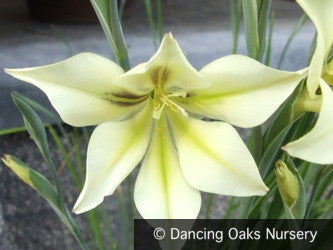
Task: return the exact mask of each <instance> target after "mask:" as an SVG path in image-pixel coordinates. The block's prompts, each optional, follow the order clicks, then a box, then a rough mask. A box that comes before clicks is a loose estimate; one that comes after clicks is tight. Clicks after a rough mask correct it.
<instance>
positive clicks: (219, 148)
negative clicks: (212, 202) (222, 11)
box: [170, 112, 268, 196]
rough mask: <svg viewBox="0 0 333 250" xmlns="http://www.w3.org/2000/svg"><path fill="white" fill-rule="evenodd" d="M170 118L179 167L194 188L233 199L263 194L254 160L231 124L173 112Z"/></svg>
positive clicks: (263, 190) (261, 182)
mask: <svg viewBox="0 0 333 250" xmlns="http://www.w3.org/2000/svg"><path fill="white" fill-rule="evenodd" d="M170 117H171V122H170V123H171V125H172V128H173V131H174V135H175V141H176V146H177V149H178V155H179V161H180V165H181V167H182V170H183V173H184V176H185V178H186V180H187V181H188V182H189V183H190V184H191V185H192V186H193V187H194V188H197V189H199V190H201V191H205V192H210V193H216V194H224V195H234V196H251V195H265V194H266V192H267V191H268V188H267V187H266V186H265V184H264V182H263V181H262V179H261V177H260V174H259V171H258V168H257V166H256V164H255V162H254V159H253V158H252V156H251V154H250V152H249V150H248V149H247V148H246V146H245V144H244V142H243V141H242V139H241V138H240V137H239V135H238V133H237V132H236V130H235V129H234V128H233V127H232V126H231V125H229V124H227V123H224V122H204V121H201V120H197V119H193V118H188V117H183V116H181V115H179V114H176V113H175V112H170Z"/></svg>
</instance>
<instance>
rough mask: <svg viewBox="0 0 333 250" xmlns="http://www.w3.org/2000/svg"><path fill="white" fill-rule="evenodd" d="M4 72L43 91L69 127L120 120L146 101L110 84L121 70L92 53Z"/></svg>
mask: <svg viewBox="0 0 333 250" xmlns="http://www.w3.org/2000/svg"><path fill="white" fill-rule="evenodd" d="M5 71H6V72H7V73H8V74H10V75H12V76H14V77H15V78H18V79H20V80H23V81H26V82H29V83H32V84H33V85H35V86H37V87H38V88H40V89H41V90H42V91H43V92H45V93H46V95H47V96H48V98H49V99H50V102H51V104H52V105H53V106H54V108H55V109H56V110H57V111H58V112H59V114H60V116H61V118H62V119H63V120H64V121H65V122H66V123H69V124H71V125H73V126H87V125H95V124H99V123H101V122H104V121H109V120H120V119H124V118H126V117H128V116H130V115H131V114H132V113H133V112H136V111H138V110H139V109H140V108H142V106H143V105H144V103H143V101H144V100H145V98H146V97H145V96H144V95H143V94H142V93H140V92H134V91H133V90H131V91H129V90H128V89H125V88H123V87H120V86H115V85H113V84H112V81H113V80H114V79H115V77H117V76H119V75H121V74H122V73H123V69H122V68H120V67H119V66H118V65H117V64H115V63H114V62H112V61H110V60H108V59H106V58H104V57H101V56H98V55H95V54H92V53H82V54H79V55H76V56H74V57H71V58H69V59H67V60H64V61H61V62H59V63H55V64H50V65H46V66H42V67H34V68H24V69H5Z"/></svg>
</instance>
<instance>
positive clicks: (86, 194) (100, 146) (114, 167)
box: [73, 104, 152, 213]
mask: <svg viewBox="0 0 333 250" xmlns="http://www.w3.org/2000/svg"><path fill="white" fill-rule="evenodd" d="M151 112H152V105H151V104H150V105H149V106H147V107H146V108H145V110H143V111H141V113H139V114H138V115H137V116H136V117H135V118H132V119H129V120H126V121H122V122H106V123H103V124H101V125H99V126H98V127H97V128H96V129H95V130H94V132H93V134H92V135H91V139H90V141H89V146H88V153H87V173H86V180H85V184H84V187H83V190H82V192H81V194H80V196H79V198H78V200H77V202H76V203H75V205H74V209H73V210H74V212H75V213H82V212H85V211H87V210H90V209H92V208H94V207H96V206H97V205H98V204H100V203H101V202H102V201H103V199H104V196H106V195H111V194H112V193H113V192H114V190H115V189H116V188H117V187H118V185H119V184H120V183H121V182H122V181H123V180H124V179H125V178H126V177H127V176H128V175H129V174H130V172H131V171H132V170H133V169H134V168H135V166H136V165H137V164H138V163H139V162H140V160H141V159H142V157H143V155H144V154H145V152H146V150H147V148H148V143H149V141H150V137H151V130H152V116H151Z"/></svg>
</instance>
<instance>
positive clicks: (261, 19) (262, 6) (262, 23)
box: [257, 0, 272, 58]
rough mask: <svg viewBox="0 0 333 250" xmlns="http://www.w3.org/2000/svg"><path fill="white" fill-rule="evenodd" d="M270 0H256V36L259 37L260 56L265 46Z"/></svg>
mask: <svg viewBox="0 0 333 250" xmlns="http://www.w3.org/2000/svg"><path fill="white" fill-rule="evenodd" d="M271 2H272V0H258V1H257V8H258V38H259V55H258V57H259V58H261V57H262V55H263V54H264V52H265V47H266V30H267V26H268V23H269V13H270V10H271Z"/></svg>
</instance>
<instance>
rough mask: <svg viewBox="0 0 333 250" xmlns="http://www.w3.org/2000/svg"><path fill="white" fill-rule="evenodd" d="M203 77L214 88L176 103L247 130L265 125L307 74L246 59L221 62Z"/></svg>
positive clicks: (229, 58) (209, 67)
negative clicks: (282, 69)
mask: <svg viewBox="0 0 333 250" xmlns="http://www.w3.org/2000/svg"><path fill="white" fill-rule="evenodd" d="M200 73H202V74H203V75H204V76H205V77H206V78H207V79H208V80H209V81H210V82H211V83H212V86H211V87H209V88H206V89H200V90H195V91H193V92H190V93H189V94H188V97H187V98H175V99H176V100H177V101H178V102H179V103H180V105H181V106H183V107H184V108H185V109H186V110H187V111H189V112H191V113H194V114H197V115H200V116H203V117H209V118H212V119H218V120H224V121H226V122H228V123H231V124H233V125H235V126H239V127H244V128H248V127H254V126H257V125H259V124H262V123H264V122H265V121H266V120H267V119H268V118H269V117H270V116H271V115H272V114H273V113H274V112H275V110H276V109H277V108H278V107H279V106H280V105H281V104H282V103H283V102H284V101H285V100H286V99H287V98H288V96H289V95H290V94H291V93H292V92H293V90H294V89H295V87H296V86H297V84H298V83H299V81H300V80H301V79H302V78H303V77H304V76H305V70H303V71H300V72H295V73H293V72H286V71H279V70H275V69H272V68H270V67H267V66H265V65H263V64H261V63H259V62H257V61H255V60H253V59H251V58H249V57H246V56H242V55H231V56H226V57H223V58H220V59H218V60H216V61H214V62H212V63H210V64H208V65H207V66H205V67H204V68H203V69H202V70H201V71H200Z"/></svg>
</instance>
